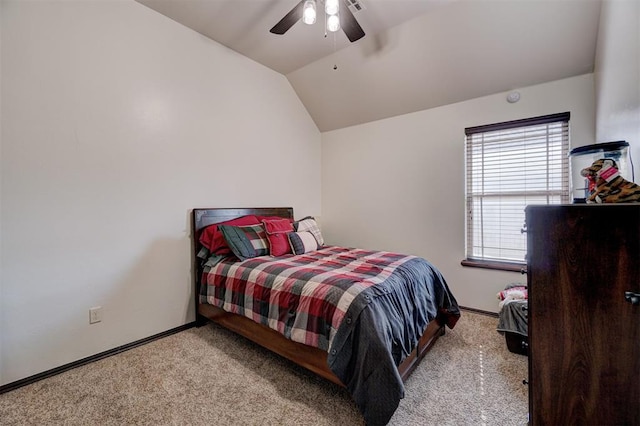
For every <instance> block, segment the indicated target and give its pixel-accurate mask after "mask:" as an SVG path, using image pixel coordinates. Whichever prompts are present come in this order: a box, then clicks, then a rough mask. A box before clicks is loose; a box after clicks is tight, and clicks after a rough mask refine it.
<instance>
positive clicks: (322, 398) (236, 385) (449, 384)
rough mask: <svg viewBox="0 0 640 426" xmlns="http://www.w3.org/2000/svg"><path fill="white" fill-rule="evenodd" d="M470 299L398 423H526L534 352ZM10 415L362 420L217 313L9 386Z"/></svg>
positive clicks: (348, 404) (181, 420)
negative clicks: (514, 347)
mask: <svg viewBox="0 0 640 426" xmlns="http://www.w3.org/2000/svg"><path fill="white" fill-rule="evenodd" d="M497 321H498V319H497V318H495V317H491V316H487V315H481V314H476V313H473V312H469V311H463V313H462V317H461V319H460V321H458V324H457V325H456V327H455V328H454V329H453V330H449V329H447V333H446V335H444V336H442V337H441V338H440V339H439V341H438V342H436V344H435V346H434V347H433V349H432V350H431V351H430V352H429V353H428V354H427V356H426V358H425V359H424V360H423V361H422V362H421V363H420V365H419V366H418V368H417V369H416V370H415V371H414V372H413V374H412V375H411V377H410V378H409V379H408V381H407V383H406V386H405V388H406V390H405V398H404V399H403V400H402V401H401V402H400V406H399V407H398V410H397V411H396V413H395V414H394V416H393V418H392V419H391V422H390V423H389V424H390V425H420V426H423V425H525V424H527V411H528V399H527V398H528V394H527V392H528V390H527V386H526V385H524V384H523V383H522V380H523V379H525V378H526V377H527V368H528V367H527V358H526V357H525V356H522V355H516V354H513V353H511V352H509V351H508V350H507V348H506V345H505V341H504V337H503V336H502V335H500V334H499V333H498V332H496V325H497ZM0 424H2V425H5V424H6V425H57V424H64V425H151V424H153V425H205V424H206V425H363V424H364V421H363V419H362V416H361V415H360V413H359V412H358V410H357V408H356V407H355V404H354V403H353V401H352V400H351V398H350V396H349V394H348V393H347V392H346V390H344V389H342V388H340V387H339V386H337V385H334V384H332V383H330V382H327V381H325V380H324V379H321V378H319V377H316V376H314V375H313V374H311V373H308V372H307V371H306V370H304V369H302V368H300V367H297V366H295V365H293V364H292V363H290V362H288V361H287V360H284V359H282V358H280V357H278V356H276V355H273V354H272V353H270V352H268V351H266V350H264V349H262V348H261V347H258V346H256V345H254V344H253V343H251V342H249V341H247V340H245V339H244V338H242V337H239V336H237V335H235V334H233V333H231V332H229V331H227V330H225V329H223V328H221V327H219V326H217V325H214V324H208V325H206V326H204V327H201V328H192V329H189V330H186V331H182V332H180V333H177V334H174V335H171V336H168V337H165V338H162V339H159V340H156V341H154V342H151V343H149V344H146V345H143V346H140V347H137V348H134V349H132V350H129V351H126V352H123V353H120V354H117V355H115V356H112V357H109V358H105V359H102V360H100V361H97V362H94V363H91V364H87V365H84V366H81V367H78V368H75V369H73V370H70V371H67V372H65V373H62V374H59V375H57V376H54V377H51V378H48V379H45V380H42V381H39V382H36V383H33V384H31V385H28V386H25V387H22V388H19V389H16V390H13V391H11V392H7V393H5V394H2V395H0Z"/></svg>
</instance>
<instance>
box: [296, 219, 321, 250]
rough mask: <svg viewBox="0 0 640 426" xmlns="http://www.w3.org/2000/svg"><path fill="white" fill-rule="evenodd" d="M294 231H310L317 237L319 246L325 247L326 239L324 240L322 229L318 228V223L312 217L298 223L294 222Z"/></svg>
mask: <svg viewBox="0 0 640 426" xmlns="http://www.w3.org/2000/svg"><path fill="white" fill-rule="evenodd" d="M293 229H295V230H296V231H298V232H303V231H308V232H311V234H312V235H313V236H314V237H315V239H316V241H317V242H318V246H323V245H324V239H323V238H322V234H321V233H320V228H319V227H318V222H316V220H315V219H314V218H313V217H311V216H307V217H305V218H303V219H300V220H298V221H296V222H293Z"/></svg>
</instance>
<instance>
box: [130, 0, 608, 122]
mask: <svg viewBox="0 0 640 426" xmlns="http://www.w3.org/2000/svg"><path fill="white" fill-rule="evenodd" d="M137 1H138V2H140V3H142V4H145V5H146V6H148V7H150V8H152V9H154V10H156V11H158V12H160V13H162V14H163V15H166V16H167V17H169V18H171V19H173V20H175V21H177V22H179V23H181V24H183V25H186V26H187V27H190V28H192V29H193V30H195V31H197V32H199V33H201V34H203V35H205V36H207V37H209V38H211V39H213V40H215V41H217V42H219V43H221V44H223V45H225V46H227V47H229V48H231V49H233V50H235V51H237V52H239V53H241V54H243V55H245V56H247V57H249V58H251V59H253V60H255V61H257V62H259V63H261V64H263V65H265V66H267V67H269V68H272V69H274V70H275V71H277V72H280V73H282V74H284V75H285V76H286V77H287V78H288V79H289V81H290V83H291V85H292V86H293V88H294V90H295V91H296V93H297V94H298V96H299V97H300V99H301V101H302V103H303V104H304V105H305V107H306V108H307V110H308V111H309V114H310V115H311V117H312V118H313V120H314V121H315V123H316V125H317V126H318V128H319V129H320V131H328V130H333V129H338V128H342V127H346V126H351V125H354V124H360V123H365V122H369V121H373V120H378V119H382V118H387V117H392V116H395V115H400V114H406V113H410V112H415V111H419V110H423V109H428V108H433V107H437V106H442V105H447V104H451V103H455V102H460V101H464V100H468V99H473V98H476V97H480V96H486V95H490V94H494V93H500V92H506V91H509V90H513V89H517V88H519V87H524V86H530V85H533V84H539V83H544V82H548V81H553V80H558V79H562V78H567V77H572V76H576V75H581V74H585V73H589V72H592V71H593V66H594V60H595V49H596V39H597V31H598V19H599V15H600V3H601V0H359V1H360V3H361V4H362V5H363V6H364V9H363V10H361V11H359V12H356V13H355V14H354V15H355V17H356V19H357V20H358V22H359V23H360V25H361V26H362V28H363V29H364V31H365V33H366V36H365V37H364V38H362V39H360V40H358V41H356V42H355V43H349V41H348V40H347V38H346V36H345V35H344V33H342V32H339V33H335V35H334V34H329V35H328V36H327V37H326V38H325V37H324V29H323V22H324V19H323V18H322V17H320V15H319V19H318V22H317V23H316V24H315V25H313V26H308V25H305V24H303V23H302V22H298V23H297V24H295V25H294V26H293V27H292V28H291V29H290V30H289V31H288V32H287V33H286V34H284V35H275V34H271V33H270V32H269V29H270V28H271V27H272V26H273V25H275V24H276V23H277V22H278V21H279V20H280V19H281V18H282V17H283V16H284V15H285V14H286V13H287V12H289V10H291V9H292V8H293V7H294V6H295V5H296V4H297V3H298V1H299V0H137ZM318 10H321V7H320V5H319V7H318ZM336 66H337V69H334V68H335V67H336ZM551 112H553V111H551Z"/></svg>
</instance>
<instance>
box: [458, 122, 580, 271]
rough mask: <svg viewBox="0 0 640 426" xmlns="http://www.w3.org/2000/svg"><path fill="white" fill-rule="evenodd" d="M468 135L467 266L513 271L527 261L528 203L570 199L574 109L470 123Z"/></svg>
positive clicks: (560, 201) (465, 263) (548, 202)
mask: <svg viewBox="0 0 640 426" xmlns="http://www.w3.org/2000/svg"><path fill="white" fill-rule="evenodd" d="M465 134H466V175H467V183H466V203H467V204H466V205H467V223H466V227H467V244H466V247H467V249H466V252H467V253H466V256H467V258H466V259H465V260H464V261H463V262H462V264H463V265H467V266H481V267H495V268H497V269H513V268H514V267H515V266H517V265H516V264H521V263H524V261H525V254H526V250H527V237H526V234H525V233H523V232H522V228H523V227H524V220H525V216H524V209H525V207H526V206H527V205H529V204H561V203H567V202H568V201H569V158H568V154H569V113H568V112H566V113H561V114H553V115H547V116H543V117H535V118H529V119H524V120H517V121H510V122H506V123H498V124H490V125H486V126H479V127H470V128H467V129H465ZM510 266H511V267H510Z"/></svg>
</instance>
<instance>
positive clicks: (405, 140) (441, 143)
mask: <svg viewBox="0 0 640 426" xmlns="http://www.w3.org/2000/svg"><path fill="white" fill-rule="evenodd" d="M519 91H520V92H521V95H522V97H521V100H520V102H518V103H516V104H509V103H507V102H506V100H505V97H506V94H505V93H499V94H496V95H492V96H487V97H483V98H478V99H473V100H470V101H466V102H461V103H457V104H453V105H448V106H444V107H440V108H433V109H429V110H424V111H421V112H416V113H413V114H406V115H402V116H398V117H394V118H389V119H385V120H380V121H375V122H371V123H367V124H362V125H358V126H354V127H349V128H345V129H341V130H335V131H332V132H327V133H323V134H322V225H323V234H325V239H326V240H327V241H328V243H331V244H339V245H347V246H356V247H366V248H370V249H382V250H391V251H400V252H403V253H411V254H416V255H419V256H422V257H425V258H426V259H429V260H430V261H432V263H434V264H435V265H436V266H437V267H438V268H439V269H440V270H441V271H442V272H443V274H444V276H445V278H446V279H447V282H448V283H449V286H450V287H451V289H452V291H453V292H454V294H455V296H456V297H457V299H458V302H459V303H460V304H461V305H463V306H468V307H473V308H477V309H483V310H486V311H494V312H497V310H498V301H497V299H496V296H495V295H496V293H497V292H498V291H500V290H502V289H503V288H504V286H505V285H506V284H508V283H511V282H526V278H525V277H523V276H521V275H520V274H519V273H513V272H502V271H493V270H486V269H479V268H469V267H463V266H461V265H460V261H461V260H462V259H463V258H464V257H465V234H464V230H465V228H464V220H465V201H464V129H465V127H470V126H477V125H483V124H491V123H497V122H502V121H508V120H515V119H520V118H527V117H535V116H539V115H545V114H552V113H558V112H564V111H570V112H571V121H570V132H571V144H572V146H581V145H586V144H591V143H594V141H595V137H594V135H595V129H594V118H595V101H594V99H595V94H594V82H593V76H592V75H591V74H588V75H583V76H579V77H574V78H569V79H566V80H560V81H555V82H552V83H547V84H541V85H537V86H532V87H526V88H522V89H520V90H519Z"/></svg>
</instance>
